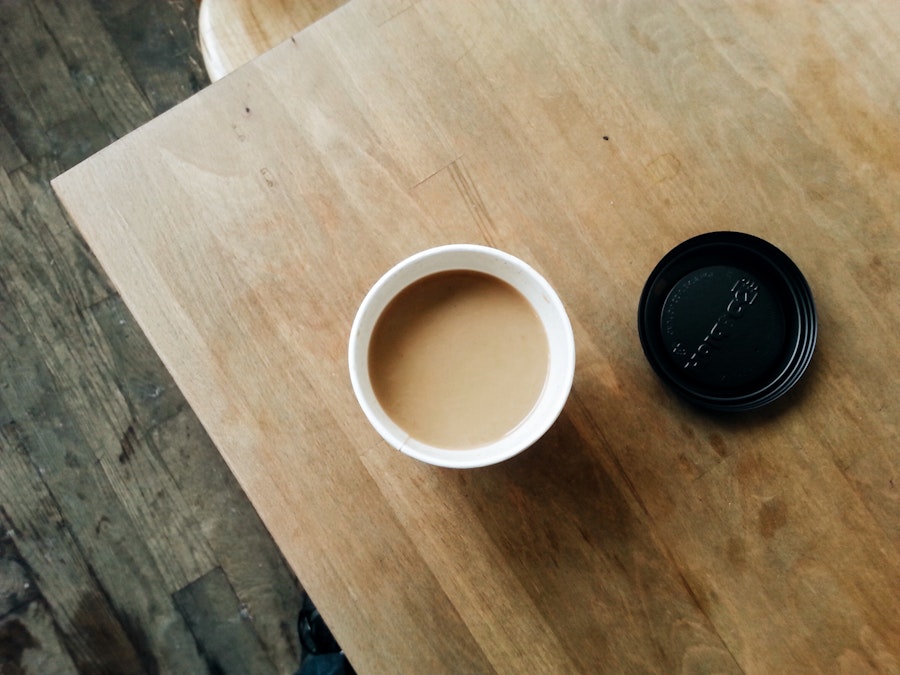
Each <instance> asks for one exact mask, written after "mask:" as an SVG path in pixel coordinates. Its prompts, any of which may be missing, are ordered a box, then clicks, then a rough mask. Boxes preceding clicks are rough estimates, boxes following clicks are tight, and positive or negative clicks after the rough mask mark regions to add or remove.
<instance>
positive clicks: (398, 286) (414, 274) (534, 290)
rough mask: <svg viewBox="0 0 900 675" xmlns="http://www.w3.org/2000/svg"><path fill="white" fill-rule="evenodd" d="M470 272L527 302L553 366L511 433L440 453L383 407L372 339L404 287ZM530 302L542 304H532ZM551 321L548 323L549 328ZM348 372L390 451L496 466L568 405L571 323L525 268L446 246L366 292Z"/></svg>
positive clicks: (499, 256) (501, 256)
mask: <svg viewBox="0 0 900 675" xmlns="http://www.w3.org/2000/svg"><path fill="white" fill-rule="evenodd" d="M459 261H463V262H462V263H460V262H459ZM485 268H488V269H485ZM470 269H471V270H473V271H480V272H484V273H487V274H490V275H491V276H494V277H496V278H498V279H501V280H502V281H505V282H507V283H509V284H510V285H512V286H513V287H514V288H516V289H517V290H518V291H519V292H521V293H522V294H523V295H524V296H525V297H526V299H527V300H528V301H529V303H530V304H531V305H532V307H533V308H534V309H535V311H536V312H537V313H538V316H539V317H540V319H541V322H542V324H543V326H544V329H545V331H546V332H547V337H548V343H550V344H549V351H550V354H549V359H550V364H549V366H548V374H547V380H546V382H545V384H544V389H543V390H542V392H541V393H540V395H539V396H538V399H537V400H536V402H535V406H534V407H533V408H532V410H531V411H530V412H529V413H528V414H527V415H526V416H525V418H524V419H523V420H522V422H521V423H520V424H519V425H518V426H516V427H515V428H514V429H513V430H511V431H510V432H508V433H507V434H506V435H504V436H503V437H502V438H500V439H497V440H496V441H492V442H490V443H486V444H484V445H480V446H477V447H474V448H466V449H446V448H439V447H436V446H432V445H428V444H426V443H423V442H421V441H419V440H417V439H414V438H411V437H410V435H409V434H408V433H406V432H405V431H403V429H402V428H400V427H399V426H398V425H397V424H396V423H394V422H393V420H391V418H390V417H389V416H388V415H387V413H386V412H385V411H384V410H383V408H382V407H381V405H380V403H379V402H378V399H377V397H376V396H375V394H374V392H373V391H372V386H371V382H370V380H369V374H368V349H369V340H370V338H371V333H372V328H373V327H374V325H375V322H376V321H377V319H378V317H379V316H380V315H381V313H382V312H383V311H384V309H385V308H386V307H387V305H388V303H390V301H391V300H393V298H395V297H396V296H397V294H399V293H400V292H401V291H402V290H403V289H405V288H408V287H409V286H410V285H411V284H413V283H415V282H416V281H418V280H420V279H422V278H425V277H427V276H429V275H431V274H437V273H439V272H444V271H452V270H470ZM523 287H524V288H523ZM535 298H536V299H537V300H536V301H537V303H539V305H540V306H537V305H536V301H535ZM551 320H552V322H553V324H552V325H548V322H549V321H551ZM551 331H552V335H551ZM348 366H349V370H350V381H351V384H352V386H353V392H354V394H355V396H356V400H357V402H358V403H359V405H360V407H361V408H362V410H363V412H364V413H365V415H366V418H367V419H368V420H369V423H370V424H371V425H372V426H373V427H374V428H375V430H376V431H377V432H378V434H379V435H380V436H381V437H382V438H383V439H384V440H385V441H387V442H388V443H389V444H390V445H391V446H392V447H394V448H396V449H398V450H400V451H401V452H403V453H404V454H406V455H408V456H410V457H413V458H415V459H418V460H419V461H422V462H426V463H428V464H432V465H435V466H442V467H447V468H475V467H481V466H488V465H491V464H497V463H499V462H502V461H504V460H507V459H509V458H511V457H513V456H515V455H517V454H519V453H520V452H522V451H523V450H525V449H527V448H528V447H530V446H531V445H533V444H534V443H535V442H536V441H537V440H538V439H539V438H540V437H541V436H543V435H544V433H546V432H547V430H548V429H549V428H550V427H551V426H552V425H553V423H554V422H555V421H556V420H557V418H558V417H559V415H560V413H561V412H562V409H563V407H564V406H565V403H566V401H567V400H568V397H569V393H570V391H571V387H572V382H573V379H574V374H575V340H574V333H573V331H572V325H571V322H570V321H569V317H568V315H567V313H566V310H565V307H564V306H563V304H562V301H561V300H560V299H559V296H558V295H557V293H556V291H555V290H554V289H553V287H552V286H551V285H550V284H549V283H548V282H547V280H546V279H544V277H543V276H541V275H540V274H539V273H538V272H537V271H536V270H535V269H534V268H532V267H531V266H530V265H528V264H527V263H526V262H524V261H523V260H521V259H519V258H517V257H515V256H513V255H510V254H509V253H506V252H505V251H501V250H500V249H496V248H492V247H489V246H482V245H479V244H446V245H443V246H436V247H433V248H429V249H425V250H423V251H419V252H418V253H415V254H413V255H411V256H409V257H407V258H405V259H404V260H401V261H400V262H399V263H397V264H395V265H394V266H393V267H391V268H390V269H389V270H388V271H387V272H385V273H384V274H383V275H382V276H381V278H379V279H378V281H377V282H376V283H375V284H374V285H373V286H372V287H371V288H370V289H369V291H368V292H367V293H366V296H365V297H364V299H363V301H362V303H360V306H359V309H358V310H357V313H356V316H355V318H354V320H353V324H352V326H351V329H350V340H349V346H348ZM361 371H362V372H361Z"/></svg>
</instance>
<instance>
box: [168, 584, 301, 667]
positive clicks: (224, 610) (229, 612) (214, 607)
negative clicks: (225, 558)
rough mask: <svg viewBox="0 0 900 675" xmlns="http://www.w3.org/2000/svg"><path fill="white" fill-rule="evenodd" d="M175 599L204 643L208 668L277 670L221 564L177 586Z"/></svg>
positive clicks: (195, 633) (197, 637) (192, 628)
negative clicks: (185, 584) (195, 578)
mask: <svg viewBox="0 0 900 675" xmlns="http://www.w3.org/2000/svg"><path fill="white" fill-rule="evenodd" d="M174 599H175V604H176V605H177V606H178V610H179V611H180V612H181V614H182V616H184V619H185V621H186V622H187V624H188V626H190V629H191V632H192V633H193V634H194V637H195V638H196V639H197V642H198V644H201V645H203V648H202V649H203V658H204V659H206V663H207V664H208V666H209V670H210V671H211V672H222V673H235V674H236V675H237V674H240V673H266V672H279V671H276V669H275V665H274V664H273V663H272V662H271V661H270V660H269V658H268V656H267V655H266V650H265V648H264V647H263V645H262V643H261V642H260V640H259V637H258V636H257V634H256V631H255V630H254V626H253V621H252V615H251V614H250V613H249V611H248V609H247V608H246V606H242V605H241V603H240V601H239V600H238V598H237V596H235V594H234V589H232V587H231V584H229V583H228V579H227V578H226V577H225V574H224V572H222V570H221V569H220V568H216V569H214V570H212V571H210V572H209V573H207V574H206V575H205V576H203V577H200V578H199V579H197V581H195V582H193V583H191V584H190V585H188V586H186V587H185V588H182V589H181V590H179V591H178V592H177V593H175V595H174ZM297 663H299V661H298V662H297ZM295 665H296V664H295ZM280 672H284V671H283V670H282V671H280Z"/></svg>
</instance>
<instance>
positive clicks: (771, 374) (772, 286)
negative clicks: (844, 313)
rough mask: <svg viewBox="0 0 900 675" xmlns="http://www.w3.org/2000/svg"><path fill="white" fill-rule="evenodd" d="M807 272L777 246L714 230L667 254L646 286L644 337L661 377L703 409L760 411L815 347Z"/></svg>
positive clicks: (641, 317)
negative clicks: (805, 274) (804, 272)
mask: <svg viewBox="0 0 900 675" xmlns="http://www.w3.org/2000/svg"><path fill="white" fill-rule="evenodd" d="M817 332H818V326H817V322H816V309H815V306H814V305H813V298H812V292H811V291H810V289H809V285H808V284H807V283H806V279H804V278H803V274H802V273H801V272H800V270H799V269H798V268H797V266H796V265H795V264H794V263H793V261H792V260H791V259H790V258H788V257H787V256H786V255H785V254H784V253H782V252H781V251H780V250H779V249H777V248H776V247H775V246H773V245H772V244H770V243H768V242H767V241H764V240H762V239H760V238H759V237H754V236H752V235H749V234H743V233H741V232H709V233H707V234H701V235H700V236H697V237H693V238H692V239H688V240H687V241H685V242H683V243H682V244H679V245H678V246H676V247H675V248H674V249H672V250H671V251H669V253H667V254H666V255H665V256H664V257H663V259H662V260H660V262H659V264H658V265H657V266H656V268H654V270H653V272H652V273H651V274H650V278H649V279H648V280H647V283H646V285H645V286H644V291H643V293H642V294H641V300H640V305H639V307H638V333H639V335H640V338H641V346H642V347H643V348H644V354H646V356H647V359H648V360H649V361H650V364H651V365H652V366H653V369H654V370H655V371H656V373H657V374H658V375H659V376H660V377H661V378H662V379H663V381H664V382H666V384H668V385H669V386H670V387H671V388H672V389H674V390H675V391H676V392H677V393H678V394H679V395H681V396H682V397H683V398H685V399H687V400H688V401H690V402H692V403H695V404H697V405H699V406H702V407H704V408H708V409H711V410H721V411H740V410H752V409H754V408H759V407H761V406H764V405H766V404H768V403H771V402H772V401H774V400H775V399H777V398H779V397H781V396H783V395H784V394H785V393H786V392H787V391H788V390H789V389H790V388H791V387H793V386H794V385H795V384H796V383H797V381H798V380H799V379H800V376H801V375H803V372H804V371H805V370H806V367H807V366H808V365H809V362H810V359H812V354H813V350H814V349H815V346H816V334H817Z"/></svg>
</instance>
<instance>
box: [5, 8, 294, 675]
mask: <svg viewBox="0 0 900 675" xmlns="http://www.w3.org/2000/svg"><path fill="white" fill-rule="evenodd" d="M196 11H197V9H196V6H195V4H194V3H193V2H189V1H183V2H182V1H180V0H173V1H170V2H165V3H150V4H147V3H125V2H123V3H91V2H88V1H87V0H73V1H72V2H68V1H67V2H65V3H58V2H44V1H43V0H33V1H32V0H27V1H26V0H23V1H18V0H14V1H12V2H5V1H4V2H0V466H2V469H0V672H3V673H7V672H9V673H20V672H25V673H44V672H54V673H56V672H60V673H63V672H115V673H138V672H246V668H244V665H245V664H246V663H248V662H251V659H255V660H252V662H253V663H254V664H255V668H254V672H292V671H293V670H294V669H295V668H296V666H297V663H298V660H299V654H298V644H297V636H296V630H295V628H294V626H295V622H296V616H297V610H298V608H299V605H300V593H301V590H300V588H299V587H298V584H297V582H296V578H295V577H294V576H293V575H292V573H291V572H290V570H289V569H288V567H287V565H286V564H285V562H284V560H283V558H282V557H281V556H280V554H279V552H278V550H277V548H276V547H275V545H274V543H273V541H272V539H271V537H270V536H269V535H268V533H267V532H266V529H265V527H264V525H263V524H262V523H261V522H260V520H259V518H258V516H257V515H256V513H255V512H254V510H253V509H252V507H251V506H250V504H249V502H248V501H247V499H246V497H245V496H244V494H243V493H242V492H241V489H240V487H239V486H238V485H237V483H236V482H235V480H234V478H233V477H232V476H231V474H230V472H229V471H228V469H227V467H226V466H225V464H224V462H223V461H222V460H221V458H220V456H219V454H218V453H217V452H216V450H215V448H214V447H213V445H212V443H211V442H210V440H209V438H208V437H207V435H206V434H205V432H204V431H203V429H202V426H201V425H200V423H199V421H198V420H197V419H196V417H195V416H194V415H193V413H192V411H191V410H190V408H189V406H188V405H187V403H186V402H185V401H184V398H183V396H182V395H181V393H180V392H179V391H178V388H177V387H176V386H175V384H174V382H173V381H172V380H171V377H170V376H169V375H168V373H167V372H166V370H165V369H164V368H163V366H162V364H161V363H160V361H159V359H158V358H157V357H156V355H155V353H154V352H153V350H152V348H151V347H150V345H149V343H148V342H147V341H146V338H145V337H144V335H143V334H142V333H141V332H140V330H139V329H137V328H136V326H135V324H134V320H133V318H132V317H131V315H130V313H129V312H128V310H127V309H126V308H125V307H124V305H123V303H122V301H121V299H120V298H119V297H118V295H117V293H116V292H115V290H114V288H113V286H112V284H111V283H110V281H109V280H108V279H107V278H106V277H105V275H104V274H103V273H102V271H100V269H99V266H98V265H97V263H96V260H95V259H94V257H93V255H92V254H91V252H90V251H89V250H88V248H87V246H86V245H85V243H84V241H83V240H82V239H81V238H80V237H79V236H78V234H77V233H76V232H75V230H74V229H73V227H72V226H71V224H70V223H69V222H68V221H67V220H66V218H65V215H64V214H63V212H62V210H61V208H60V206H59V204H58V202H57V200H56V198H55V196H54V195H53V193H52V192H51V190H50V185H49V181H50V178H51V177H53V176H55V175H57V174H59V173H60V172H62V171H64V170H65V169H67V168H69V167H71V166H72V165H74V164H76V163H77V162H79V161H81V160H82V159H84V158H85V157H86V156H88V155H90V154H91V153H93V152H96V151H97V150H100V149H101V148H103V147H104V146H106V145H108V144H109V143H110V142H111V141H113V140H114V139H116V138H118V137H121V136H123V135H125V134H126V133H128V132H129V131H131V130H132V129H134V128H135V127H137V126H138V125H140V124H142V123H144V122H146V121H148V120H149V119H151V118H152V117H153V115H154V114H157V113H161V112H163V111H164V110H166V109H168V108H170V107H171V106H172V105H174V104H175V103H177V102H180V101H181V100H183V99H184V98H186V97H187V96H189V95H190V94H191V93H193V92H194V91H196V90H198V89H199V88H200V87H201V85H203V84H206V80H205V75H204V72H203V69H202V66H201V65H200V64H199V60H200V56H199V52H198V51H197V48H196V42H195V41H196ZM209 579H214V580H215V581H216V583H210V582H209V581H208V580H209ZM185 598H189V599H190V598H193V599H194V600H195V601H194V602H193V603H191V602H180V600H183V599H185ZM201 606H202V607H205V608H207V609H215V610H216V611H215V612H212V611H209V612H204V611H202V610H201V609H200V607H201ZM229 609H230V612H231V613H230V615H229V616H227V617H226V616H225V615H226V613H227V612H228V610H229ZM226 618H227V619H228V620H231V621H232V622H233V623H234V625H233V626H231V625H230V628H231V629H232V633H231V634H232V635H233V636H238V637H239V639H234V640H231V641H223V640H221V639H220V635H219V633H217V632H216V630H215V628H216V627H221V622H222V621H223V619H226ZM260 654H262V657H260Z"/></svg>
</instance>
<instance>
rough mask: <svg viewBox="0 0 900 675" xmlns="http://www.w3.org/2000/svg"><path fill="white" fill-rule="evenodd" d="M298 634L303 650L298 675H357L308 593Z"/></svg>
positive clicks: (300, 615)
mask: <svg viewBox="0 0 900 675" xmlns="http://www.w3.org/2000/svg"><path fill="white" fill-rule="evenodd" d="M297 632H298V634H299V635H300V645H301V646H302V648H303V657H302V659H301V661H300V670H298V671H297V675H355V672H356V671H354V670H353V667H352V666H351V665H350V662H349V661H347V657H346V656H344V652H342V651H341V646H340V645H339V644H338V643H337V640H335V639H334V636H333V635H332V634H331V631H330V630H329V629H328V626H326V625H325V621H324V620H323V619H322V615H321V614H319V610H317V609H316V607H315V605H313V603H312V600H310V599H309V595H307V594H306V593H304V594H303V604H302V605H301V607H300V614H299V616H298V617H297Z"/></svg>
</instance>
